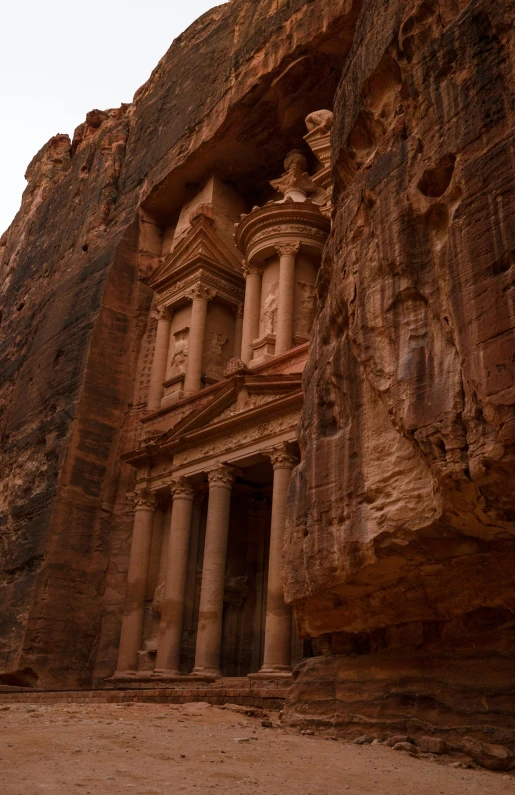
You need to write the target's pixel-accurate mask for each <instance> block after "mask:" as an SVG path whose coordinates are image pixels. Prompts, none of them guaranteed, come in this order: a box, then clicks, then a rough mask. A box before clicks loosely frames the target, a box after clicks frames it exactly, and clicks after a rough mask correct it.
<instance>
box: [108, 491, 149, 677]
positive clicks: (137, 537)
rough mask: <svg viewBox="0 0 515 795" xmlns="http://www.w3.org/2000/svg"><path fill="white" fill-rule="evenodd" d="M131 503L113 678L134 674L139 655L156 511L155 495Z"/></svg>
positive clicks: (146, 494) (143, 493)
mask: <svg viewBox="0 0 515 795" xmlns="http://www.w3.org/2000/svg"><path fill="white" fill-rule="evenodd" d="M134 503H135V508H136V510H135V513H134V529H133V531H132V543H131V553H130V558H129V571H128V574H127V592H126V596H125V609H124V612H123V618H122V631H121V635H120V645H119V647H118V664H117V667H116V676H122V675H127V674H131V675H133V674H135V673H136V668H137V662H138V651H139V649H140V646H141V640H142V635H143V619H144V615H145V596H146V588H147V575H148V564H149V558H150V544H151V542H152V527H153V523H154V513H155V510H156V507H157V500H156V496H155V494H153V493H152V492H150V491H147V489H143V490H141V491H137V492H135V494H134Z"/></svg>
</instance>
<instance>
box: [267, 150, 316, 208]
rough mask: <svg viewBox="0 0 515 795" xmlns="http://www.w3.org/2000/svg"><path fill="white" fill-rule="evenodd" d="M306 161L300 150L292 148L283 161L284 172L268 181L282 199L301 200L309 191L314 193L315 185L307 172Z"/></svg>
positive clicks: (303, 199) (304, 198)
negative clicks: (280, 194) (277, 177)
mask: <svg viewBox="0 0 515 795" xmlns="http://www.w3.org/2000/svg"><path fill="white" fill-rule="evenodd" d="M307 167H308V161H307V160H306V158H305V156H304V155H303V154H302V152H301V151H300V150H298V149H294V150H293V152H290V153H289V154H288V156H287V158H286V160H285V161H284V168H285V169H286V171H285V173H284V174H283V175H282V176H281V177H280V178H279V179H274V180H272V182H271V183H270V185H271V186H272V188H274V189H275V190H276V191H278V192H279V193H282V195H283V196H284V199H285V200H287V199H292V200H293V201H297V202H303V201H305V200H306V197H307V196H308V195H309V194H310V193H315V191H316V185H315V184H314V182H313V180H312V179H311V177H310V176H309V174H308V172H307Z"/></svg>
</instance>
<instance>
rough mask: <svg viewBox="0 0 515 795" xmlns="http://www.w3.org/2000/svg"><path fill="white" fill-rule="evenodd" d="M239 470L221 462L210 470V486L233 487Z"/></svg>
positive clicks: (208, 476)
mask: <svg viewBox="0 0 515 795" xmlns="http://www.w3.org/2000/svg"><path fill="white" fill-rule="evenodd" d="M237 474H238V470H237V469H235V468H234V467H229V466H227V465H226V464H219V465H218V466H216V467H214V468H213V469H211V470H210V471H209V472H208V475H207V479H208V481H209V488H210V489H212V488H221V489H229V490H231V489H232V486H233V483H234V481H235V480H236V476H237Z"/></svg>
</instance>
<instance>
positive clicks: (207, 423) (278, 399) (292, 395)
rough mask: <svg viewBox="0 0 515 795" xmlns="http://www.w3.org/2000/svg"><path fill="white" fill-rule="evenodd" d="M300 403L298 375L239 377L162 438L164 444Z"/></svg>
mask: <svg viewBox="0 0 515 795" xmlns="http://www.w3.org/2000/svg"><path fill="white" fill-rule="evenodd" d="M301 400H302V382H301V375H300V373H296V374H292V375H273V376H270V375H267V376H257V375H249V376H239V377H236V378H232V379H231V380H230V381H229V382H225V383H224V384H221V385H220V391H219V392H218V393H217V394H215V395H214V396H213V400H212V401H211V402H210V403H209V404H208V405H207V406H204V407H203V408H202V409H201V410H200V411H198V410H196V411H195V410H193V411H191V412H190V413H189V414H187V415H186V416H185V417H183V418H182V419H181V421H180V422H179V423H178V424H177V425H175V426H174V428H173V429H172V430H170V431H169V433H168V434H166V437H165V438H163V439H162V441H163V442H166V443H167V444H172V443H173V442H174V440H178V439H184V437H185V436H189V435H190V434H197V433H201V432H202V431H203V430H205V431H206V432H209V433H211V432H213V431H214V430H215V429H217V428H222V427H223V426H224V425H226V424H228V425H231V426H232V425H233V424H238V422H239V421H240V420H241V421H243V420H248V419H250V418H251V417H254V416H255V417H256V418H257V417H259V415H260V414H261V413H266V412H267V410H268V409H272V408H274V409H277V410H281V407H282V406H283V404H284V407H285V408H286V407H287V406H288V405H289V404H290V403H291V402H292V401H293V402H295V403H296V402H299V401H301Z"/></svg>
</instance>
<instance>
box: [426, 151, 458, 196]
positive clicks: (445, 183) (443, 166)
mask: <svg viewBox="0 0 515 795" xmlns="http://www.w3.org/2000/svg"><path fill="white" fill-rule="evenodd" d="M455 163H456V155H452V154H447V155H444V156H443V157H442V159H441V160H440V162H439V163H438V164H437V165H436V166H435V168H428V169H427V170H426V171H424V173H423V175H422V178H421V180H420V182H419V183H418V189H419V191H420V192H421V193H422V195H423V196H429V197H430V198H438V197H439V196H442V195H443V194H444V193H445V191H446V190H447V188H448V187H449V185H450V184H451V179H452V175H453V174H454V164H455Z"/></svg>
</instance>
